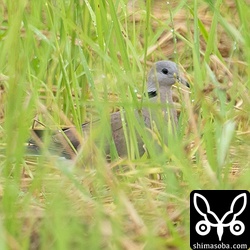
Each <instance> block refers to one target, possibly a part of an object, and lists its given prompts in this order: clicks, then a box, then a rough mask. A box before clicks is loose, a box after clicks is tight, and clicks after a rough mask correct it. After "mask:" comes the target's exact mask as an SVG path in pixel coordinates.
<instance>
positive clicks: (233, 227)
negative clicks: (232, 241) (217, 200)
mask: <svg viewBox="0 0 250 250" xmlns="http://www.w3.org/2000/svg"><path fill="white" fill-rule="evenodd" d="M240 199H243V205H242V207H241V208H240V210H239V211H235V210H237V209H236V207H235V204H236V203H239V202H240ZM197 201H199V202H202V203H203V205H204V204H205V209H206V211H202V210H204V207H203V209H202V208H199V206H198V202H197ZM193 202H194V207H195V209H196V211H197V212H198V213H199V214H200V215H201V216H203V218H204V219H203V220H200V221H199V222H197V224H196V226H195V230H196V232H197V233H198V234H199V235H201V236H204V235H207V234H209V232H210V230H211V227H215V228H217V235H218V238H219V241H221V239H222V236H223V233H224V227H229V229H230V232H231V233H232V234H233V235H235V236H238V235H241V234H243V233H244V231H245V225H244V224H243V222H242V221H240V220H237V219H236V218H237V216H239V215H240V214H241V213H242V212H243V211H244V209H245V208H246V205H247V194H246V193H242V194H239V195H237V196H236V197H235V198H234V199H233V201H232V203H231V206H230V210H229V211H227V212H226V213H225V214H224V215H223V216H222V218H221V219H219V218H218V216H217V215H216V214H215V213H214V212H213V211H211V210H210V205H209V203H208V201H207V199H206V198H205V197H204V196H203V195H201V194H198V193H195V194H194V198H193ZM200 204H201V203H200ZM230 217H232V219H231V221H230V222H228V223H225V220H226V219H227V220H228V218H230ZM211 220H213V222H212V221H211Z"/></svg>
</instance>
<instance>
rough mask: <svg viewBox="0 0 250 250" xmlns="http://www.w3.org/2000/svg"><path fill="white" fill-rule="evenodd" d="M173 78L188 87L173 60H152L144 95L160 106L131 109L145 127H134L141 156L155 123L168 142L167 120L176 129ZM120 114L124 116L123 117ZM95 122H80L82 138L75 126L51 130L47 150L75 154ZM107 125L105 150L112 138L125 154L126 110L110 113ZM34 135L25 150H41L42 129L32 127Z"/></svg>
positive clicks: (108, 152) (139, 124) (66, 155)
mask: <svg viewBox="0 0 250 250" xmlns="http://www.w3.org/2000/svg"><path fill="white" fill-rule="evenodd" d="M176 82H180V83H182V84H184V85H186V86H187V87H189V84H188V83H187V82H186V81H185V80H184V79H183V78H182V77H180V75H179V71H178V67H177V65H176V64H175V63H174V62H172V61H158V62H156V63H154V64H153V66H152V68H151V69H150V71H149V74H148V80H147V95H148V98H149V101H150V102H152V103H153V104H157V103H158V104H160V108H159V106H157V109H156V108H155V109H153V108H152V107H151V106H149V107H148V108H142V110H136V111H135V112H134V115H135V116H136V120H137V121H138V124H137V125H138V126H141V127H144V129H143V130H136V129H135V135H136V140H137V145H138V154H139V155H140V156H141V155H142V154H143V153H144V152H145V149H146V148H147V143H145V142H146V139H145V137H148V138H149V140H148V145H149V144H151V143H150V142H151V139H150V136H151V137H152V131H151V130H152V129H153V128H154V127H156V128H157V131H158V132H159V134H162V140H163V142H164V143H167V138H164V137H166V136H165V135H166V134H167V133H166V131H167V130H168V126H169V123H170V126H171V127H172V129H173V130H175V128H176V126H177V122H178V121H177V113H176V110H175V109H174V107H173V98H172V89H171V87H172V85H173V84H175V83H176ZM121 112H123V113H121ZM123 117H125V121H124V119H123ZM98 123H99V121H95V122H92V123H84V124H82V132H83V133H82V138H81V137H80V136H79V134H78V133H77V131H76V128H74V127H71V128H68V129H63V130H62V131H60V132H56V133H54V134H53V135H52V139H51V143H50V144H49V151H50V152H51V153H55V154H59V155H61V156H64V157H66V158H68V159H71V158H73V157H74V156H75V154H76V151H77V150H79V149H80V148H81V145H83V144H84V140H86V139H87V138H88V136H89V134H90V133H91V131H90V130H91V128H94V127H97V126H98ZM134 126H135V125H134ZM110 129H111V135H112V137H111V138H110V140H109V139H107V140H106V141H105V142H104V151H105V154H106V155H108V154H110V148H111V142H112V141H113V144H112V145H115V149H116V151H117V154H118V156H120V157H123V156H127V155H128V150H129V147H127V140H126V138H129V136H130V135H131V134H132V133H133V132H131V131H130V129H131V126H128V125H127V121H126V112H125V111H118V112H114V113H111V115H110ZM125 130H126V132H125ZM138 131H142V132H138ZM145 131H146V132H145ZM150 131H151V132H150ZM126 133H127V134H126ZM33 135H34V137H35V138H33V139H31V140H30V141H29V145H28V152H32V153H33V154H34V153H39V152H40V146H41V145H42V143H41V140H42V137H43V136H42V134H41V131H37V130H33ZM126 135H127V136H126ZM97 137H98V136H97ZM145 144H146V146H145ZM97 145H98V142H97ZM151 146H152V144H151Z"/></svg>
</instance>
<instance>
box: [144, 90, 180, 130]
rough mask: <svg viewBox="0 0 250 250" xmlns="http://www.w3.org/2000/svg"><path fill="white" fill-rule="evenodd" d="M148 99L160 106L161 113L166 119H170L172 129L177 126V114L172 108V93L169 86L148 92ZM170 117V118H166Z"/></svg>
mask: <svg viewBox="0 0 250 250" xmlns="http://www.w3.org/2000/svg"><path fill="white" fill-rule="evenodd" d="M148 97H149V98H150V100H151V101H153V102H157V101H158V102H160V103H161V104H162V111H163V112H164V113H165V116H166V119H168V118H170V120H171V121H172V124H173V126H174V127H176V126H177V112H176V110H175V108H174V102H173V93H172V88H171V86H166V87H165V86H160V88H159V89H158V91H157V90H153V91H150V92H148ZM168 114H169V115H170V117H169V116H168Z"/></svg>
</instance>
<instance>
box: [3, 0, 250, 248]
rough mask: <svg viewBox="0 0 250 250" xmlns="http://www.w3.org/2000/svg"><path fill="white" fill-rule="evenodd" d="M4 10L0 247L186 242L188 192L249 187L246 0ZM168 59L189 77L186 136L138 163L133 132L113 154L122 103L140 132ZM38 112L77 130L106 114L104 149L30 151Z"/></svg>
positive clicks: (23, 5) (101, 134)
mask: <svg viewBox="0 0 250 250" xmlns="http://www.w3.org/2000/svg"><path fill="white" fill-rule="evenodd" d="M163 2H164V3H163ZM0 11H1V13H0V23H1V26H0V27H1V29H0V58H1V59H0V69H1V72H0V73H1V77H0V91H1V92H0V98H1V99H0V108H1V111H0V114H3V115H2V116H1V117H0V119H1V120H0V143H1V144H0V171H1V179H0V181H1V182H0V198H1V203H0V214H1V219H0V249H102V248H104V249H168V248H176V249H188V248H189V215H188V207H189V193H190V191H192V190H193V189H248V190H249V189H250V184H249V183H250V182H249V179H250V168H249V167H250V165H249V162H250V158H249V150H250V143H249V142H250V135H249V111H250V102H249V100H250V98H249V86H250V84H249V79H250V67H249V63H250V46H249V43H250V38H249V30H248V29H249V27H248V26H249V22H248V16H249V14H250V13H249V12H250V8H249V5H248V2H247V1H243V0H242V1H236V3H234V1H221V0H217V1H215V2H213V3H210V1H185V0H183V1H177V2H176V3H173V2H171V1H170V3H168V2H166V3H165V1H146V2H145V1H128V2H127V1H122V0H120V1H111V0H107V1H99V0H95V1H92V0H90V1H71V0H69V1H63V0H58V1H25V0H19V1H17V2H16V3H15V4H13V1H10V0H2V1H0ZM204 13H206V16H205V15H204ZM159 16H161V17H159ZM171 30H172V32H171ZM223 46H224V47H223ZM166 58H169V59H172V60H175V61H176V62H177V63H179V64H180V68H183V70H184V71H186V74H185V75H186V77H187V78H188V79H189V81H190V83H191V90H190V92H191V93H189V94H188V93H186V92H185V91H184V90H181V89H177V91H176V92H175V93H176V95H177V96H178V99H179V103H180V104H179V106H178V109H179V110H180V111H181V114H180V117H179V128H178V136H177V138H176V137H175V138H171V137H170V138H169V145H168V147H165V148H164V150H163V152H162V153H159V152H155V151H154V153H153V154H152V155H151V157H150V159H149V158H147V157H146V156H143V157H142V158H139V159H138V158H137V157H134V156H136V155H137V143H136V137H135V133H131V134H130V135H127V143H128V148H129V152H130V154H129V157H128V158H126V159H119V158H117V155H116V152H115V150H113V151H112V161H111V162H110V163H108V162H107V161H106V159H105V156H104V155H103V153H102V145H103V144H104V143H105V141H106V140H107V138H109V139H110V140H111V138H110V125H109V119H108V117H109V113H110V112H111V111H114V110H117V109H118V108H119V109H120V108H121V107H122V108H123V109H125V111H126V115H127V122H128V128H130V129H131V130H133V129H134V127H136V128H137V127H138V126H137V125H138V121H137V120H136V118H135V116H134V111H133V110H134V109H136V108H141V106H143V105H148V104H147V100H144V99H140V98H138V94H139V95H141V96H142V97H143V96H144V92H145V90H146V85H145V82H146V76H147V72H148V69H149V66H150V63H151V62H153V61H157V60H163V59H166ZM152 108H153V107H152ZM34 117H36V119H38V120H39V121H40V122H41V123H43V124H45V126H46V127H47V128H49V129H59V128H61V127H63V126H71V125H74V126H76V128H77V130H78V133H79V136H82V135H81V129H80V128H81V124H82V123H83V122H86V121H94V120H95V119H100V128H99V130H97V131H93V132H91V136H93V138H95V137H98V138H99V141H100V145H98V146H97V145H95V144H94V143H93V141H94V139H93V140H92V139H91V138H92V137H90V139H89V140H88V141H87V142H86V143H85V144H86V145H84V146H83V149H82V151H81V152H80V155H79V157H78V158H77V159H76V160H75V161H67V160H65V159H61V158H58V157H55V156H53V155H52V154H50V152H49V151H48V150H47V148H46V143H45V146H44V148H43V151H42V152H43V153H42V156H41V157H32V156H27V155H26V151H25V146H24V145H25V143H26V142H27V140H28V138H29V137H30V128H31V126H32V122H33V119H34ZM136 124H137V125H136ZM134 132H135V131H134ZM139 132H140V133H143V130H141V131H139ZM47 140H48V143H49V136H48V138H47ZM90 152H91V153H90ZM81 156H82V157H83V159H82V158H81ZM125 170H126V171H125ZM159 176H160V177H161V178H159Z"/></svg>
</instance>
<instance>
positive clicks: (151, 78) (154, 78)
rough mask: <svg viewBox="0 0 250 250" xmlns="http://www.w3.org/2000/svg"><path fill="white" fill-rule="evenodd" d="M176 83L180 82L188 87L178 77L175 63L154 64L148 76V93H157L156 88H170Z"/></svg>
mask: <svg viewBox="0 0 250 250" xmlns="http://www.w3.org/2000/svg"><path fill="white" fill-rule="evenodd" d="M176 82H180V83H182V84H184V85H186V86H187V87H189V84H188V82H187V81H186V80H185V79H183V78H182V77H180V75H179V71H178V67H177V65H176V63H174V62H171V61H158V62H156V63H155V64H154V65H153V66H152V68H151V70H150V71H149V75H148V92H154V91H157V89H158V86H159V88H161V87H171V86H172V85H173V84H175V83H176Z"/></svg>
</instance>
